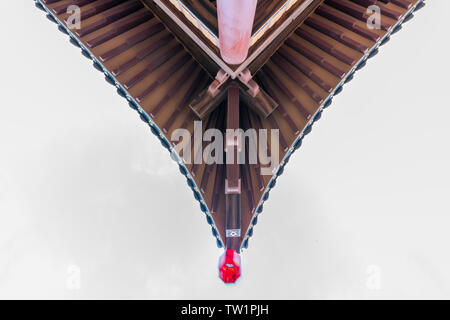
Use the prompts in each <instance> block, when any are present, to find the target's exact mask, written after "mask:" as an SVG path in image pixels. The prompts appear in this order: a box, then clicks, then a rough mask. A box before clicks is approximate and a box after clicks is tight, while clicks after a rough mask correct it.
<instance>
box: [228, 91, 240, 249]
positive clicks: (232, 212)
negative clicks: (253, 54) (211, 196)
mask: <svg viewBox="0 0 450 320" xmlns="http://www.w3.org/2000/svg"><path fill="white" fill-rule="evenodd" d="M227 91H228V108H227V130H229V129H231V130H233V131H234V130H237V129H239V86H238V84H237V83H236V82H232V83H231V84H230V85H229V86H228V90H227ZM240 143H241V141H240V139H239V137H236V136H235V135H230V136H229V133H227V135H226V143H225V152H226V153H227V157H226V159H227V163H226V180H225V198H226V200H225V205H226V249H227V250H235V251H236V252H239V249H240V243H241V176H240V166H239V163H238V161H237V159H238V157H239V155H238V153H239V151H240V149H241V146H240ZM230 152H231V153H232V154H233V161H231V163H230V159H229V157H228V155H229V153H230Z"/></svg>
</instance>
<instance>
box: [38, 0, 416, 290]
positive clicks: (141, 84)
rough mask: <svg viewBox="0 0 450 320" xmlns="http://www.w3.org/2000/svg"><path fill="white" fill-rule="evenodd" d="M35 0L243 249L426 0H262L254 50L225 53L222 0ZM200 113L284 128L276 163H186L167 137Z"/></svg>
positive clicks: (223, 241) (219, 232)
mask: <svg viewBox="0 0 450 320" xmlns="http://www.w3.org/2000/svg"><path fill="white" fill-rule="evenodd" d="M35 2H36V5H37V6H38V7H39V8H40V9H42V10H44V11H45V12H46V14H47V17H48V18H49V19H50V20H51V21H53V22H55V23H56V24H57V25H58V28H59V30H60V31H62V32H64V33H66V34H67V35H68V36H69V38H70V42H71V43H72V44H74V45H75V46H77V47H79V48H81V51H82V53H83V55H84V56H86V57H87V58H89V59H92V61H93V64H94V66H95V68H96V69H98V70H99V71H101V72H103V73H104V74H105V78H106V80H107V81H108V82H109V83H111V84H112V85H114V86H115V87H116V90H117V92H118V93H119V94H120V95H121V96H123V97H124V98H125V99H126V100H127V102H128V104H129V105H130V107H131V108H132V109H134V110H136V111H137V112H138V114H139V116H140V118H141V119H142V121H144V122H146V123H147V124H148V125H149V126H150V128H151V131H152V132H153V133H154V134H155V136H156V137H157V138H158V139H159V140H160V141H161V144H162V145H163V146H164V147H165V148H167V150H169V152H170V153H171V155H172V157H173V158H174V159H175V160H176V161H177V163H178V165H179V168H180V171H181V173H182V174H183V175H184V176H185V177H186V179H187V184H188V186H189V187H190V188H191V189H192V191H193V194H194V197H195V199H196V200H198V201H199V204H200V208H201V210H202V211H203V212H204V213H205V217H206V220H207V222H208V224H209V225H210V226H211V228H212V233H213V236H214V238H215V239H216V241H217V244H218V246H219V247H224V248H225V249H230V248H231V249H232V250H234V251H235V252H237V253H239V252H240V251H241V250H242V249H243V248H247V247H248V242H249V239H250V237H251V236H252V235H253V231H254V227H255V225H256V224H257V222H258V216H259V214H260V213H261V212H262V210H263V205H264V202H265V201H267V200H268V198H269V193H270V190H271V189H272V188H273V187H274V186H275V184H276V182H277V178H278V177H279V176H280V175H281V174H282V173H283V171H284V168H285V166H286V165H287V163H288V162H289V160H290V157H291V155H292V154H293V152H294V151H295V150H297V149H298V148H299V147H300V146H301V144H302V141H303V138H304V137H305V136H306V135H308V134H309V133H310V132H311V129H312V127H313V124H314V123H315V122H316V121H317V120H319V119H320V117H321V115H322V112H323V111H324V110H325V109H326V108H327V107H329V106H330V104H331V102H332V99H333V97H334V96H335V95H337V94H339V93H340V92H341V91H342V88H343V86H344V85H345V84H346V83H348V82H349V81H351V80H352V79H353V76H354V73H355V72H356V71H357V70H359V69H360V68H362V67H363V66H364V65H365V64H366V62H367V60H368V59H369V58H372V57H373V56H375V55H376V54H377V53H378V50H379V47H380V46H381V45H383V44H384V43H386V42H387V41H388V40H389V39H390V36H391V35H392V34H394V33H395V32H397V31H398V30H400V29H401V26H402V24H403V23H404V22H405V21H408V20H409V19H410V18H411V17H412V16H413V12H414V11H415V10H417V9H418V8H421V7H422V6H423V1H422V0H317V1H316V0H290V1H289V0H278V1H268V0H259V1H258V6H257V10H256V16H255V20H254V26H253V31H252V40H251V46H250V50H249V54H248V59H247V60H246V61H245V62H244V63H243V64H241V65H228V64H226V63H225V62H224V61H223V60H222V59H221V57H220V51H219V47H218V45H217V42H216V41H217V36H218V27H217V14H216V9H215V8H216V7H215V5H216V4H215V1H208V0H35ZM71 5H76V6H79V8H80V14H81V28H78V29H73V28H71V27H70V26H69V22H70V21H69V20H70V18H71V16H72V14H73V12H68V11H67V9H68V8H69V7H70V6H71ZM371 5H376V6H378V8H380V12H381V24H380V28H379V29H371V28H369V26H368V24H367V20H368V17H369V14H368V11H367V8H368V7H369V6H371ZM200 119H201V120H203V124H204V125H203V127H202V133H204V132H205V131H206V130H208V129H211V128H214V129H218V130H220V131H221V132H225V131H226V130H227V129H229V128H241V129H243V130H244V131H245V130H247V129H250V128H253V129H256V130H259V129H267V130H269V131H270V130H271V129H279V142H280V143H279V150H277V151H278V152H279V155H280V160H281V161H280V163H279V165H278V166H276V167H275V168H273V171H272V174H271V175H262V174H261V168H262V167H263V166H264V165H265V164H263V163H261V162H260V161H259V160H258V162H257V163H255V164H249V163H248V162H245V164H237V163H234V164H233V165H229V164H216V163H213V164H207V163H199V164H195V163H194V164H190V163H186V161H185V160H184V159H183V157H182V156H181V155H180V154H179V153H177V152H176V151H175V143H174V142H173V141H171V140H170V137H171V136H172V133H174V131H175V130H176V129H177V128H186V129H187V130H188V131H189V132H190V133H191V134H194V122H195V121H197V120H200ZM227 143H228V142H227ZM243 143H244V144H245V143H246V142H245V141H244V142H243ZM267 143H268V144H270V143H271V142H270V140H269V141H268V142H267ZM206 144H207V143H206V142H203V145H202V147H205V146H206ZM196 147H198V145H197V146H195V145H193V146H192V150H191V151H192V153H194V152H195V150H194V149H195V148H196ZM226 147H229V148H235V150H237V149H236V148H240V147H242V145H239V144H233V143H231V144H229V145H228V144H227V145H226ZM269 149H270V148H269ZM248 157H249V155H248V154H246V159H248ZM226 258H229V259H233V257H230V256H227V257H226ZM226 258H224V259H226ZM233 280H236V278H234V279H231V280H230V281H227V282H233Z"/></svg>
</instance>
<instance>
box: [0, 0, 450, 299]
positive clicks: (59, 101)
mask: <svg viewBox="0 0 450 320" xmlns="http://www.w3.org/2000/svg"><path fill="white" fill-rule="evenodd" d="M0 9H1V12H2V19H1V20H0V36H1V40H2V45H1V51H0V61H1V68H0V70H1V75H0V85H1V100H0V147H1V148H0V298H58V299H78V298H88V299H91V298H125V299H131V298H136V299H155V298H225V299H229V298H233V299H235V298H237V299H240V298H275V299H278V298H287V299H291V298H301V299H303V298H305V299H319V298H325V299H332V298H337V299H341V298H342V299H349V298H354V299H368V298H375V299H379V298H450V250H449V246H450V232H449V229H450V228H449V226H450V200H449V198H450V168H449V163H450V150H449V138H450V126H449V123H450V103H449V101H448V93H449V87H448V75H449V72H450V64H449V61H450V58H449V49H450V46H449V44H448V39H449V37H448V32H449V28H448V12H449V10H450V3H449V1H444V0H433V1H428V2H427V6H426V7H425V8H424V9H422V10H421V11H419V12H418V13H417V14H416V17H415V18H414V19H412V20H411V21H410V22H408V23H407V24H406V25H404V28H403V30H401V32H399V33H397V34H396V35H395V36H393V38H392V39H391V41H390V42H389V43H388V44H386V45H385V46H384V47H382V48H381V50H380V53H379V54H378V55H377V56H376V57H375V58H374V59H372V60H370V61H369V62H368V64H367V66H366V67H365V68H364V69H362V70H361V71H359V72H358V73H357V74H356V75H355V79H354V80H353V81H352V82H351V83H349V84H348V85H346V86H345V89H344V91H343V92H342V93H341V95H339V96H338V97H336V98H335V99H334V102H333V104H332V106H331V107H330V108H329V109H328V110H327V111H326V112H325V113H324V115H323V117H322V119H321V120H320V121H319V122H318V123H317V124H316V125H315V127H314V129H313V131H312V133H311V135H309V136H308V137H307V138H306V139H305V141H304V145H303V147H302V148H301V149H300V150H299V151H297V152H296V154H295V155H294V156H293V158H292V160H291V162H290V163H289V165H288V167H287V168H286V170H285V174H284V175H283V176H282V177H281V178H280V179H279V180H278V183H277V186H276V188H275V189H274V190H273V191H272V193H271V194H270V199H269V201H268V202H267V203H266V205H265V207H264V212H263V214H262V215H261V217H260V219H259V224H258V226H257V227H256V229H255V234H254V237H253V238H252V239H251V241H250V245H249V250H246V251H244V253H243V254H242V260H243V275H242V279H241V280H240V282H239V283H238V284H237V285H234V286H225V285H223V284H222V283H221V281H220V280H219V278H218V276H217V260H218V257H219V256H220V254H221V253H222V250H221V249H218V248H217V247H216V244H215V241H214V239H213V237H212V235H211V231H210V228H209V227H208V226H207V223H206V221H205V217H204V215H203V214H202V213H201V211H200V209H199V206H198V203H197V202H196V201H195V200H194V198H193V196H192V193H191V191H190V190H189V188H188V187H187V185H186V182H185V178H184V177H183V176H182V175H181V174H179V172H178V168H177V166H176V165H175V163H174V162H173V161H172V160H171V159H170V157H169V155H168V153H167V151H165V150H164V149H163V148H162V147H161V145H160V143H159V142H158V141H157V140H156V138H155V137H154V136H153V135H152V134H151V132H150V129H149V128H148V126H146V125H145V124H144V123H143V122H141V121H140V120H139V117H138V116H137V114H136V113H135V112H134V111H132V110H131V109H130V108H129V107H128V106H127V103H126V102H125V100H124V99H122V98H121V97H119V96H118V95H117V94H116V92H115V90H114V88H113V87H112V86H110V85H109V84H107V83H106V82H105V81H104V79H103V76H102V74H101V73H99V72H97V71H96V70H95V69H94V68H93V67H92V63H91V62H90V61H89V60H87V59H86V58H84V57H83V56H82V55H81V54H80V52H79V49H77V48H75V47H74V46H72V45H70V44H69V42H68V38H67V36H66V35H63V34H62V33H60V32H58V31H57V29H56V27H55V25H54V24H53V23H51V22H49V21H48V20H47V19H46V18H45V15H44V14H43V13H42V12H41V11H40V10H38V9H36V8H35V7H34V5H33V2H32V1H31V0H15V1H1V2H0Z"/></svg>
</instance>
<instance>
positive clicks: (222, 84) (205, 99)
mask: <svg viewBox="0 0 450 320" xmlns="http://www.w3.org/2000/svg"><path fill="white" fill-rule="evenodd" d="M229 78H230V76H229V75H228V74H227V73H226V72H225V71H223V70H220V71H219V72H218V73H217V75H216V78H215V79H214V81H213V82H212V83H211V84H210V85H209V87H208V88H206V89H205V90H203V91H202V92H200V94H199V95H198V96H197V97H196V98H195V99H194V100H193V101H192V102H191V103H190V104H189V107H190V108H191V109H192V111H193V112H194V113H195V114H196V115H197V117H199V118H200V119H205V118H206V117H207V116H208V115H209V114H210V113H211V112H212V111H214V110H215V109H216V108H217V107H218V106H219V104H220V103H222V102H223V100H224V99H225V96H226V92H227V90H226V89H227V85H226V83H227V82H228V80H229Z"/></svg>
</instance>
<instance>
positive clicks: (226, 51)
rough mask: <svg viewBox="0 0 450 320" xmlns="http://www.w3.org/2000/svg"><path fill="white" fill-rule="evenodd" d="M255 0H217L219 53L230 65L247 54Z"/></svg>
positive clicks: (244, 57)
mask: <svg viewBox="0 0 450 320" xmlns="http://www.w3.org/2000/svg"><path fill="white" fill-rule="evenodd" d="M256 3H257V0H217V14H218V17H219V38H220V53H221V55H222V59H223V60H224V61H225V62H226V63H228V64H232V65H236V64H241V63H242V62H244V61H245V59H246V58H247V55H248V49H249V46H250V38H251V35H252V29H253V21H254V19H255V11H256Z"/></svg>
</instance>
